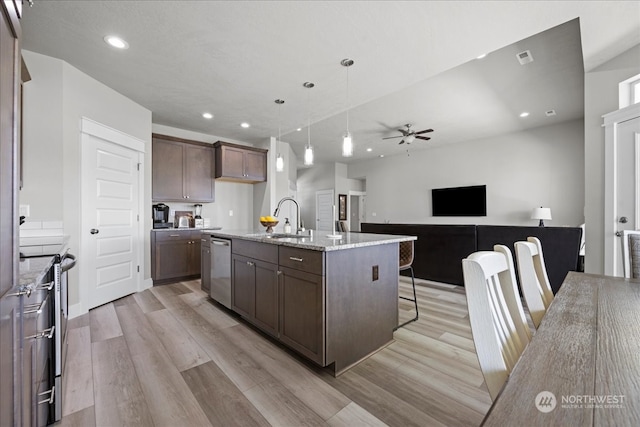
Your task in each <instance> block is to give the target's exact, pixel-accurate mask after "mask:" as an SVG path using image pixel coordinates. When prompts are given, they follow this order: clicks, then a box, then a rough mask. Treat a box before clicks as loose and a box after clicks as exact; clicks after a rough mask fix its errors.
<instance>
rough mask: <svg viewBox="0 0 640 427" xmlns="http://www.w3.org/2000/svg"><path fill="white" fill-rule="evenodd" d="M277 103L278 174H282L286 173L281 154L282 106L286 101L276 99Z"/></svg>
mask: <svg viewBox="0 0 640 427" xmlns="http://www.w3.org/2000/svg"><path fill="white" fill-rule="evenodd" d="M275 103H276V104H278V140H277V141H276V148H277V149H278V157H276V172H282V171H284V158H283V157H282V153H281V152H280V145H281V144H280V110H281V109H282V104H284V101H283V100H282V99H276V101H275Z"/></svg>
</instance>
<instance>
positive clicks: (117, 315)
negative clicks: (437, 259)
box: [57, 277, 491, 427]
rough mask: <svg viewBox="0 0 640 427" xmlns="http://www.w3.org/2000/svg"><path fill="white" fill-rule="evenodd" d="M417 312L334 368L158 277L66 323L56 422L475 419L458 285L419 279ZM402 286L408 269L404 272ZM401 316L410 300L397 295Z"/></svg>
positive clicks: (477, 390) (190, 288) (476, 402)
mask: <svg viewBox="0 0 640 427" xmlns="http://www.w3.org/2000/svg"><path fill="white" fill-rule="evenodd" d="M416 283H417V284H418V286H417V295H418V302H419V308H420V319H419V320H418V321H417V322H413V323H410V324H409V325H407V326H405V327H403V328H400V329H399V330H398V331H396V332H395V334H394V338H395V342H393V343H392V344H390V345H389V346H387V347H386V348H384V349H382V350H381V351H379V352H377V353H375V354H374V355H372V356H371V357H370V358H368V359H367V360H365V361H363V362H362V363H360V364H358V365H357V366H355V367H353V368H352V369H351V370H349V371H347V372H345V373H344V374H342V375H341V376H339V377H338V378H334V377H333V376H332V375H331V373H330V372H329V371H328V370H326V369H322V368H319V367H317V366H315V365H314V364H312V363H310V362H307V361H306V360H304V359H303V358H301V357H299V356H298V355H296V354H295V353H294V352H292V351H289V350H287V349H286V348H285V347H283V346H281V345H279V344H277V343H276V342H275V341H274V340H272V339H270V338H268V337H267V336H266V335H263V334H262V333H260V332H259V331H257V330H256V329H254V328H252V327H251V326H249V325H248V324H247V323H245V322H244V321H243V320H242V319H241V318H239V317H238V316H237V315H236V314H234V313H232V312H231V311H229V310H227V309H225V308H224V307H222V306H220V305H218V304H217V303H215V302H213V301H211V300H210V299H209V298H208V297H207V296H206V294H205V293H204V292H202V291H201V290H200V281H199V280H194V281H189V282H182V283H176V284H172V285H164V286H157V287H154V288H152V289H148V290H145V291H144V292H141V293H139V294H136V295H131V296H128V297H125V298H123V299H121V300H118V301H114V302H113V303H110V304H106V305H104V306H101V307H98V308H96V309H93V310H91V311H90V312H89V313H88V314H86V315H84V316H81V317H79V318H76V319H72V320H71V321H70V322H69V331H68V336H69V349H68V359H67V368H66V375H65V387H64V408H63V419H62V420H61V421H60V422H59V423H57V425H59V426H82V427H88V426H115V425H126V426H225V427H226V426H269V425H272V426H383V425H389V426H462V425H464V426H474V425H479V424H480V422H481V421H482V419H483V417H484V414H485V413H486V412H487V411H488V409H489V406H490V404H491V401H490V398H489V393H488V391H487V389H486V387H485V385H484V380H483V377H482V373H481V372H480V367H479V366H478V361H477V358H476V354H475V347H474V344H473V340H472V337H471V330H470V327H469V321H468V315H467V305H466V298H465V294H464V288H462V287H459V286H455V285H447V284H441V283H434V282H428V281H424V280H419V279H418V280H416ZM400 291H401V293H402V294H404V295H406V296H409V295H410V292H411V282H410V279H409V280H407V279H406V278H404V277H401V278H400ZM398 304H399V305H398V307H399V312H400V319H401V321H403V319H409V318H412V317H413V303H412V302H409V301H405V300H399V303H398Z"/></svg>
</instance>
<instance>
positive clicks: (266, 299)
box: [231, 241, 279, 336]
mask: <svg viewBox="0 0 640 427" xmlns="http://www.w3.org/2000/svg"><path fill="white" fill-rule="evenodd" d="M231 246H232V248H233V249H232V251H233V254H232V256H231V268H232V270H231V271H232V272H231V277H232V278H233V279H232V280H233V285H232V295H231V308H232V309H233V310H234V311H236V312H237V313H239V314H240V315H242V316H243V317H245V318H246V319H247V320H248V321H250V322H251V323H253V324H255V325H256V326H258V327H259V328H261V329H262V330H263V331H265V332H267V333H269V334H271V335H274V336H277V335H278V320H279V316H278V265H277V264H276V262H275V261H277V259H278V247H277V246H273V245H269V244H264V243H249V242H246V241H236V242H234V244H232V245H231Z"/></svg>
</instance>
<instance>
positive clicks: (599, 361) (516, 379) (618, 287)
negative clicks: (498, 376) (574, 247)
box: [482, 272, 640, 427]
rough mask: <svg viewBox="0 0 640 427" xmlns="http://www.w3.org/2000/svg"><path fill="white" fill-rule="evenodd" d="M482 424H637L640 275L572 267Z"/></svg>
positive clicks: (639, 406) (639, 421) (639, 410)
mask: <svg viewBox="0 0 640 427" xmlns="http://www.w3.org/2000/svg"><path fill="white" fill-rule="evenodd" d="M482 425H483V426H499V427H505V426H518V427H524V426H527V427H529V426H636V427H637V426H640V281H639V280H637V279H623V278H619V277H609V276H601V275H595V274H585V273H576V272H570V273H569V274H568V275H567V277H566V278H565V280H564V282H563V284H562V286H561V288H560V290H559V291H558V293H557V295H556V296H555V298H554V300H553V302H552V303H551V305H550V306H549V308H548V310H547V313H546V314H545V316H544V317H543V319H542V322H541V323H540V326H539V327H538V330H537V332H536V333H535V334H534V336H533V339H532V340H531V342H530V343H529V345H528V346H527V348H526V349H525V351H524V352H523V354H522V356H521V358H520V360H519V361H518V363H517V364H516V366H515V367H514V369H513V371H512V372H511V375H510V376H509V378H508V380H507V382H506V383H505V385H504V387H503V389H502V391H501V392H500V394H499V395H498V397H497V398H496V400H495V401H494V402H493V405H492V406H491V408H490V410H489V412H488V413H487V415H486V417H485V419H484V421H483V423H482Z"/></svg>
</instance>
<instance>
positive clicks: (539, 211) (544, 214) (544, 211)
mask: <svg viewBox="0 0 640 427" xmlns="http://www.w3.org/2000/svg"><path fill="white" fill-rule="evenodd" d="M531 219H539V220H540V223H539V224H538V226H540V227H544V220H545V219H548V220H551V209H550V208H543V207H542V206H540V207H539V208H535V209H534V210H533V212H532V213H531Z"/></svg>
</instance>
